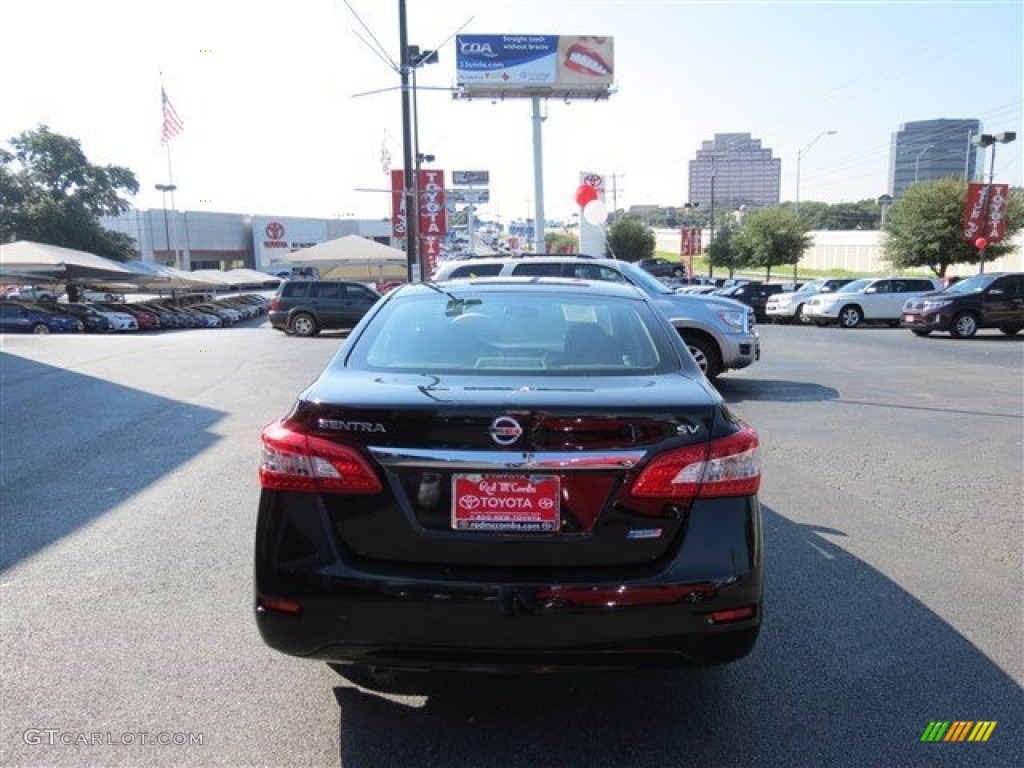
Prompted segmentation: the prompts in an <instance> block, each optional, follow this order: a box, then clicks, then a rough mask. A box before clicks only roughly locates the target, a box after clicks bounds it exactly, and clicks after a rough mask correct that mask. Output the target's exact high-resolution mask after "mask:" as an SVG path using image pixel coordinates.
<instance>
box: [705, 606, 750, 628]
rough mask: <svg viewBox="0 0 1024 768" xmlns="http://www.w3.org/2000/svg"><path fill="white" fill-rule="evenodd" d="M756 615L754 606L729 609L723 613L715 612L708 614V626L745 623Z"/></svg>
mask: <svg viewBox="0 0 1024 768" xmlns="http://www.w3.org/2000/svg"><path fill="white" fill-rule="evenodd" d="M755 613H756V611H755V609H754V606H752V605H748V606H744V607H743V608H731V609H729V610H725V611H715V612H714V613H710V614H708V619H707V621H708V624H730V623H732V622H734V621H746V620H747V619H752V618H754V614H755Z"/></svg>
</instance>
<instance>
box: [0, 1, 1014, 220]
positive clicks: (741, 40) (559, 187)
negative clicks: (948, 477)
mask: <svg viewBox="0 0 1024 768" xmlns="http://www.w3.org/2000/svg"><path fill="white" fill-rule="evenodd" d="M349 5H351V7H352V8H353V9H354V10H355V11H356V12H357V13H358V14H359V17H360V18H361V19H362V21H363V22H365V24H366V27H367V28H368V29H369V31H370V32H372V34H373V35H374V36H375V37H376V39H377V40H378V41H379V42H380V44H381V45H382V46H383V47H384V49H385V50H386V51H387V52H388V54H389V56H390V57H391V58H393V59H395V60H397V59H398V49H399V29H398V0H349ZM407 9H408V28H409V42H410V43H411V44H418V45H420V46H421V47H422V48H435V47H438V46H440V52H441V53H440V57H441V59H440V62H439V63H438V64H436V65H433V66H429V67H426V68H424V69H422V70H420V71H419V74H418V82H419V85H420V86H421V87H424V86H431V87H434V88H441V89H447V88H448V87H449V86H451V85H452V83H453V82H454V78H455V51H454V40H451V41H449V42H447V43H446V42H445V41H446V40H448V38H449V37H451V36H452V35H454V34H455V32H456V30H458V29H459V28H460V27H463V25H466V26H465V27H464V28H463V29H462V33H464V34H570V35H609V36H612V37H614V38H615V80H616V85H617V92H616V93H615V94H614V95H613V96H612V97H611V99H610V100H608V101H606V102H600V103H588V102H580V101H574V102H572V103H571V104H568V105H567V104H564V103H562V102H561V101H555V100H552V101H550V102H547V103H546V110H547V120H546V121H545V123H544V128H543V142H544V161H545V167H544V182H545V184H544V188H545V192H544V194H545V202H546V214H547V216H548V217H549V218H559V217H566V216H568V215H569V214H570V213H571V212H573V211H574V210H575V202H574V201H573V195H574V192H575V190H576V187H577V185H578V174H579V172H580V171H584V170H594V171H598V172H602V173H605V174H606V175H608V176H609V177H611V176H613V175H614V177H615V178H614V184H615V187H616V194H617V202H618V205H619V206H620V207H624V206H626V207H628V206H629V205H641V204H660V205H681V204H682V203H684V202H686V201H687V182H686V178H687V177H686V173H687V165H686V163H687V161H688V160H690V159H692V158H693V157H694V153H695V152H696V150H697V149H698V148H699V147H700V144H701V142H702V141H705V140H709V139H711V138H712V137H713V135H714V134H715V133H730V132H749V133H752V134H753V136H754V138H758V139H761V141H762V143H763V145H764V146H766V147H769V148H771V149H772V150H773V151H774V153H775V156H777V157H781V158H782V163H783V177H782V197H783V199H784V200H792V199H793V197H794V195H795V186H796V178H795V170H796V154H797V152H798V151H799V150H800V148H801V147H803V146H805V145H806V144H807V143H808V142H810V141H811V140H812V139H813V138H814V137H815V136H817V135H818V134H819V133H821V132H822V131H825V130H835V131H837V132H838V133H837V134H836V135H835V136H828V137H825V138H823V139H822V140H821V141H820V142H818V143H817V144H816V145H815V146H814V149H813V151H810V152H808V153H807V154H805V155H804V158H803V161H802V170H801V180H800V197H801V200H805V201H807V200H823V201H826V202H832V203H835V202H842V201H856V200H861V199H865V198H875V197H877V196H878V195H880V194H882V193H884V192H885V191H886V187H887V184H888V162H889V144H890V141H891V136H892V134H893V133H894V132H895V131H897V130H898V129H899V126H900V124H901V123H904V122H908V121H914V120H928V119H935V118H979V119H980V120H982V123H983V127H984V130H985V131H986V132H999V131H1016V132H1017V133H1018V135H1021V136H1022V140H1018V141H1017V142H1015V143H1012V144H1006V145H998V149H997V154H996V166H995V167H996V172H995V176H996V181H1002V182H1008V183H1010V184H1012V185H1016V186H1020V185H1021V184H1022V181H1021V179H1022V162H1021V156H1022V147H1024V132H1022V127H1024V126H1022V122H1024V119H1022V94H1024V43H1022V41H1024V10H1022V9H1024V3H1022V2H1021V0H1005V1H1001V2H984V0H975V1H968V2H942V3H937V2H903V3H897V2H847V3H840V2H826V1H824V0H819V2H813V3H811V2H788V3H783V2H770V1H765V2H745V3H740V2H721V1H719V2H678V1H675V2H673V1H666V2H655V1H653V0H648V1H647V2H644V1H642V0H641V1H639V2H637V1H636V0H615V1H614V2H607V1H606V2H601V1H600V0H587V1H586V2H582V1H580V2H577V1H574V0H546V1H544V2H534V1H533V0H475V1H473V0H407ZM0 18H2V22H3V28H4V33H3V36H2V43H0V73H2V74H0V93H2V95H3V100H2V103H0V104H2V105H0V142H2V143H3V144H6V143H7V141H8V140H9V139H10V138H11V137H13V136H14V135H16V134H18V133H20V132H21V131H23V130H27V129H30V128H33V127H35V126H36V125H38V124H41V123H42V124H47V125H49V126H50V128H51V129H53V130H55V131H58V132H60V133H63V134H66V135H69V136H72V137H75V138H77V139H79V140H80V141H81V143H82V146H83V149H84V150H85V152H86V154H87V156H88V157H89V159H90V160H91V161H92V162H94V163H101V164H106V163H111V164H116V165H122V166H126V167H128V168H130V169H131V170H133V171H134V172H135V173H136V175H137V176H138V179H139V183H140V186H141V191H140V193H139V195H138V196H137V197H136V198H135V199H134V200H133V202H134V204H135V205H136V206H138V207H142V208H145V207H159V206H160V205H161V199H160V193H159V192H157V191H155V189H154V185H155V184H158V183H164V182H166V181H167V180H168V170H167V152H166V149H165V148H164V147H163V146H162V145H161V144H160V138H159V136H160V117H161V116H160V100H159V94H160V82H161V80H160V73H161V71H162V72H163V78H164V83H165V85H166V88H167V92H168V95H169V96H170V98H171V100H172V102H173V103H174V105H175V107H176V109H177V111H178V113H179V114H180V115H181V117H182V118H183V119H184V121H185V124H186V126H185V131H184V132H183V133H182V134H181V135H180V136H179V137H178V138H176V139H175V140H174V141H172V143H171V145H170V147H171V161H172V170H173V181H174V183H175V184H177V185H178V192H177V195H176V205H177V207H178V208H185V209H189V210H211V211H230V212H239V213H252V214H263V215H279V216H288V215H294V216H351V215H354V216H357V217H360V218H363V217H365V218H384V217H387V216H388V215H389V206H390V197H389V195H387V194H384V193H382V192H370V191H360V190H367V189H383V188H384V187H385V186H386V183H387V180H386V177H385V176H384V174H383V173H382V171H381V146H382V144H386V145H387V147H388V149H389V151H390V153H391V156H392V161H393V164H394V166H395V167H401V162H402V147H401V138H402V122H401V96H400V92H399V90H398V85H399V77H398V75H397V74H396V73H395V72H393V71H392V70H391V69H390V68H389V67H388V65H387V64H386V63H385V62H384V61H383V60H382V59H381V57H380V56H378V55H377V54H375V53H374V52H373V51H371V49H370V48H369V46H368V45H366V44H365V43H364V42H363V40H368V39H369V34H368V33H367V31H366V30H365V29H363V27H362V26H361V25H360V23H359V22H358V21H357V20H356V18H355V16H354V15H353V14H352V12H351V11H350V10H349V7H348V6H347V5H346V3H345V2H344V0H297V1H296V2H281V1H280V0H278V1H277V2H271V0H203V2H199V1H198V0H176V2H173V3H171V2H169V3H153V2H139V1H138V0H89V2H82V1H81V0H10V1H9V2H7V3H5V4H4V8H3V12H2V17H0ZM360 37H361V38H363V40H360ZM442 43H444V45H442ZM374 90H381V91H382V92H380V93H377V94H374V95H367V96H356V94H360V93H364V92H368V91H374ZM530 110H531V106H530V102H529V101H528V100H508V101H506V102H504V103H499V104H492V103H491V102H490V101H489V100H481V99H477V100H474V101H472V102H465V101H453V100H452V98H451V96H450V94H449V92H448V91H447V90H429V91H428V90H424V91H422V92H421V93H420V95H419V133H420V149H421V151H422V152H424V153H430V154H434V155H436V156H437V162H436V163H435V166H434V167H437V168H442V169H444V170H446V171H449V172H450V171H451V170H488V171H490V173H491V205H490V206H489V207H488V208H487V209H486V210H485V213H489V214H491V215H498V216H500V217H502V218H503V219H510V218H521V217H523V216H525V215H527V214H529V215H531V216H532V213H533V207H532V205H533V203H532V199H533V186H534V181H533V155H532V152H533V149H532V125H531V119H530ZM985 169H986V171H987V169H988V161H987V159H986V160H985ZM449 180H450V176H449ZM449 183H450V182H449ZM608 183H609V185H611V184H612V181H611V179H610V178H609V181H608Z"/></svg>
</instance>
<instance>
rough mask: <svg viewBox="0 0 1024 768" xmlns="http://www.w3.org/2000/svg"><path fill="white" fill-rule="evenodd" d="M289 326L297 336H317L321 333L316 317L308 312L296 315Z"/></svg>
mask: <svg viewBox="0 0 1024 768" xmlns="http://www.w3.org/2000/svg"><path fill="white" fill-rule="evenodd" d="M289 328H290V329H291V332H292V333H294V334H295V335H296V336H316V335H317V334H318V333H320V328H319V327H318V326H317V324H316V319H315V318H314V317H313V316H312V315H310V314H308V313H306V312H300V313H299V314H297V315H295V316H294V317H293V318H292V320H291V323H289Z"/></svg>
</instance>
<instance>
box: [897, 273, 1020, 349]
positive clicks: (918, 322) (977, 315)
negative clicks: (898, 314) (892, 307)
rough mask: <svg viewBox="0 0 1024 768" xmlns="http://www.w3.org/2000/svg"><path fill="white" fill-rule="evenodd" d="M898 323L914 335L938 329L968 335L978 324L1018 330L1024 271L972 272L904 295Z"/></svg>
mask: <svg viewBox="0 0 1024 768" xmlns="http://www.w3.org/2000/svg"><path fill="white" fill-rule="evenodd" d="M900 324H901V325H902V326H903V327H904V328H909V329H910V330H912V331H913V332H914V333H915V334H917V335H918V336H927V335H928V334H929V333H931V332H932V331H940V332H944V333H945V332H948V333H949V335H950V336H952V337H953V338H954V339H969V338H971V337H972V336H974V335H975V334H976V333H977V332H978V330H979V329H980V328H998V329H999V330H1000V331H1002V332H1003V333H1005V334H1007V335H1009V336H1013V335H1015V334H1018V333H1020V331H1021V329H1022V328H1024V272H1003V273H997V272H993V273H989V274H980V275H974V276H973V277H969V278H967V279H966V280H960V281H958V282H955V283H953V284H952V285H950V286H949V287H948V288H945V289H943V290H941V291H936V292H934V293H926V294H924V295H922V296H917V297H915V298H913V299H908V300H907V302H906V303H905V304H904V305H903V316H902V318H901V322H900Z"/></svg>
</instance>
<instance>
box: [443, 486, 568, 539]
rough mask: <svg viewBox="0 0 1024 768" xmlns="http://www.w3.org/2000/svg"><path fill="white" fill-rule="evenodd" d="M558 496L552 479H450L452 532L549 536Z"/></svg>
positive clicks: (555, 518)
mask: <svg viewBox="0 0 1024 768" xmlns="http://www.w3.org/2000/svg"><path fill="white" fill-rule="evenodd" d="M560 494H561V486H560V483H559V479H558V477H557V476H555V475H454V476H453V477H452V528H454V529H455V530H458V531H495V532H499V533H500V532H502V531H506V532H509V531H510V532H516V533H523V532H535V533H553V532H555V531H557V530H558V521H559V510H558V501H559V497H560Z"/></svg>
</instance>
